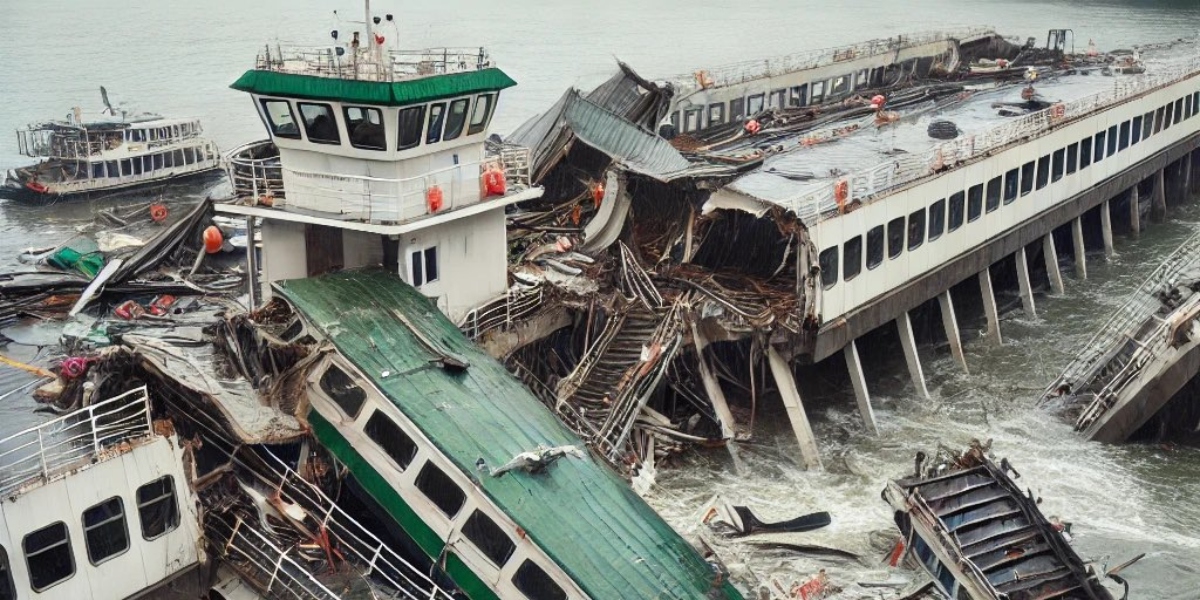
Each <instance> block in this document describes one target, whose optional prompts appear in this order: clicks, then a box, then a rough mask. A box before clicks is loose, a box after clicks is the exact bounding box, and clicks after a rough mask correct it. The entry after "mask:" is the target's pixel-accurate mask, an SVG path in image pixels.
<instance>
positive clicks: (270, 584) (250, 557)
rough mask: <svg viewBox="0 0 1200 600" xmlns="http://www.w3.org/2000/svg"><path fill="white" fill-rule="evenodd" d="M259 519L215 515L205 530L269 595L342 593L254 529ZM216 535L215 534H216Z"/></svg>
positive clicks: (334, 599) (301, 598) (322, 597)
mask: <svg viewBox="0 0 1200 600" xmlns="http://www.w3.org/2000/svg"><path fill="white" fill-rule="evenodd" d="M255 521H257V519H255V520H249V519H245V518H243V517H242V516H232V518H230V517H226V516H213V517H211V518H209V519H207V522H206V523H205V529H206V530H207V533H208V535H209V536H211V537H213V538H215V539H213V540H212V541H213V542H215V545H216V547H217V548H218V549H219V551H220V557H221V558H222V559H223V560H224V561H225V562H226V564H228V565H229V566H230V567H232V568H233V569H234V570H235V571H237V572H238V574H239V575H241V576H242V577H243V578H244V579H247V580H249V581H248V582H247V583H249V584H250V585H251V587H254V588H255V589H257V590H258V591H260V592H262V593H265V594H266V595H267V597H269V598H282V599H287V598H295V599H297V600H338V599H339V598H340V596H338V595H337V594H336V593H334V592H333V591H331V590H330V589H329V588H328V587H325V585H324V584H323V583H321V582H320V581H319V580H318V579H317V578H316V576H315V575H314V574H313V573H312V571H311V570H310V569H309V568H308V567H307V566H305V565H302V564H300V563H299V562H297V561H296V559H294V558H292V557H291V556H289V550H288V549H283V548H280V547H279V546H277V545H275V543H274V541H272V540H271V538H270V537H268V536H266V535H263V533H262V532H260V531H257V530H256V529H255V526H256V523H255ZM213 534H216V535H213Z"/></svg>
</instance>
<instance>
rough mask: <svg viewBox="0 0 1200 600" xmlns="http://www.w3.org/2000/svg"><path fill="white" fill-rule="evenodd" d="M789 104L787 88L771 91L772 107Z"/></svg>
mask: <svg viewBox="0 0 1200 600" xmlns="http://www.w3.org/2000/svg"><path fill="white" fill-rule="evenodd" d="M786 105H787V90H786V89H783V90H775V91H773V92H771V108H783V107H784V106H786Z"/></svg>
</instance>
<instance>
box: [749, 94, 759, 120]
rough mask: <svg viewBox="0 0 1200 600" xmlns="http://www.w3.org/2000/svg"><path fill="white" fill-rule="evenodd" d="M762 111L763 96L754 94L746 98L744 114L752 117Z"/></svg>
mask: <svg viewBox="0 0 1200 600" xmlns="http://www.w3.org/2000/svg"><path fill="white" fill-rule="evenodd" d="M762 110H763V95H762V94H755V95H753V96H750V97H749V98H746V114H747V115H749V116H751V117H753V116H755V115H757V114H758V113H760V112H762Z"/></svg>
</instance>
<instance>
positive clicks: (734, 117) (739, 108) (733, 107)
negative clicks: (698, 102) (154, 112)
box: [672, 98, 746, 129]
mask: <svg viewBox="0 0 1200 600" xmlns="http://www.w3.org/2000/svg"><path fill="white" fill-rule="evenodd" d="M675 114H676V115H678V114H679V113H675ZM744 116H746V99H745V98H734V99H733V100H730V101H729V119H730V120H731V121H740V120H741V119H742V117H744ZM672 122H673V121H672ZM675 125H676V129H678V125H679V124H678V123H675Z"/></svg>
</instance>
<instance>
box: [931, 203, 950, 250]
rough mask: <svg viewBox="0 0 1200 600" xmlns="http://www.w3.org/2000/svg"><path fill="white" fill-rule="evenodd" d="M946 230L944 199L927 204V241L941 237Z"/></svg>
mask: <svg viewBox="0 0 1200 600" xmlns="http://www.w3.org/2000/svg"><path fill="white" fill-rule="evenodd" d="M945 230H946V199H945V198H942V199H941V200H938V201H937V202H934V203H933V204H930V205H929V241H931V242H932V241H933V240H936V239H938V238H940V237H942V232H943V231H945Z"/></svg>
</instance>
